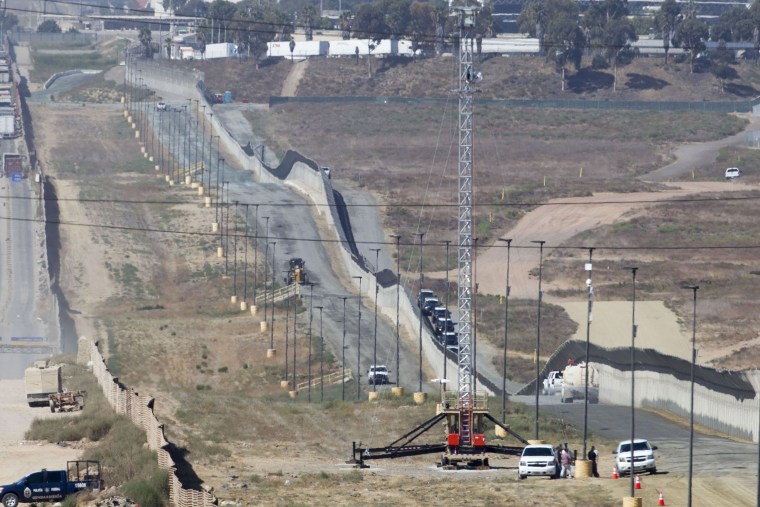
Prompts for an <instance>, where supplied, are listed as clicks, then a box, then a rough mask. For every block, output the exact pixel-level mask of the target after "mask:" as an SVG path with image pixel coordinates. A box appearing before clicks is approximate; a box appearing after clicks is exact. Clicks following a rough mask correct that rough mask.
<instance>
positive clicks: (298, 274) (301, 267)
mask: <svg viewBox="0 0 760 507" xmlns="http://www.w3.org/2000/svg"><path fill="white" fill-rule="evenodd" d="M288 264H289V268H288V279H287V282H288V285H290V284H292V283H298V284H301V285H303V284H305V283H309V274H308V273H306V261H305V260H303V259H301V258H300V257H293V258H292V259H290V261H289V263H288Z"/></svg>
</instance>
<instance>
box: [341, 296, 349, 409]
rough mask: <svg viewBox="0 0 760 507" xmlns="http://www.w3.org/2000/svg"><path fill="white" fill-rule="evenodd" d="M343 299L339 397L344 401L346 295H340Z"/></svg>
mask: <svg viewBox="0 0 760 507" xmlns="http://www.w3.org/2000/svg"><path fill="white" fill-rule="evenodd" d="M341 299H342V300H343V346H342V347H341V349H340V350H341V354H342V357H341V363H342V364H343V377H342V378H343V380H342V381H341V383H340V386H341V387H340V399H341V400H342V401H346V299H348V297H347V296H343V297H341Z"/></svg>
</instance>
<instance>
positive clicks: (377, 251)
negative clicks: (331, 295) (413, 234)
mask: <svg viewBox="0 0 760 507" xmlns="http://www.w3.org/2000/svg"><path fill="white" fill-rule="evenodd" d="M370 251H372V252H375V331H374V336H375V337H374V344H373V351H372V368H377V298H378V296H379V295H380V288H379V287H378V284H377V272H378V267H379V263H380V249H379V248H370ZM373 371H374V370H373ZM372 391H373V392H375V391H377V379H376V378H375V377H374V376H373V377H372Z"/></svg>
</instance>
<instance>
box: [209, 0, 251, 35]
mask: <svg viewBox="0 0 760 507" xmlns="http://www.w3.org/2000/svg"><path fill="white" fill-rule="evenodd" d="M238 5H240V4H238ZM240 11H241V14H243V15H245V13H243V12H242V11H243V9H242V8H241V9H240ZM237 14H238V6H236V5H235V4H234V3H232V2H228V1H227V0H214V1H213V2H211V3H210V4H209V6H208V11H207V13H206V18H207V19H208V20H209V21H208V23H211V26H213V27H214V31H215V32H216V33H217V35H216V37H214V36H213V34H212V39H211V40H212V41H216V42H230V40H231V39H232V38H234V34H233V33H231V32H230V31H229V28H230V23H231V21H232V20H233V19H234V18H235V17H236V15H237ZM211 20H213V21H211Z"/></svg>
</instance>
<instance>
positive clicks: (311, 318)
mask: <svg viewBox="0 0 760 507" xmlns="http://www.w3.org/2000/svg"><path fill="white" fill-rule="evenodd" d="M313 321H314V284H313V283H310V284H309V379H308V382H309V388H308V401H309V403H311V324H312V322H313Z"/></svg>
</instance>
